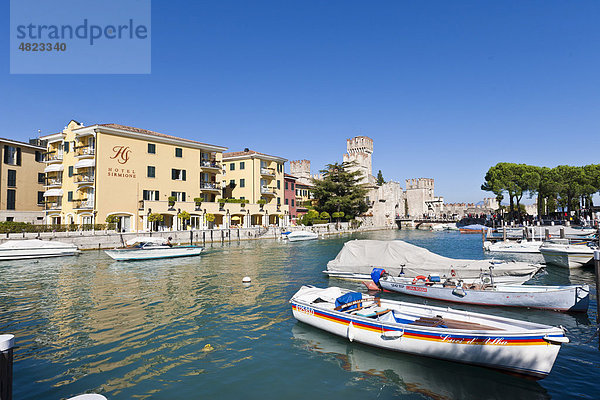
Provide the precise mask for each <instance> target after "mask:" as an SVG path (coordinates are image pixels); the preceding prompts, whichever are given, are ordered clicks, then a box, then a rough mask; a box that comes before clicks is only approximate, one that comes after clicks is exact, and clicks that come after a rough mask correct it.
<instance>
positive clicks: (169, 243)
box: [167, 236, 173, 247]
mask: <svg viewBox="0 0 600 400" xmlns="http://www.w3.org/2000/svg"><path fill="white" fill-rule="evenodd" d="M171 239H173V238H172V237H171V236H169V237H168V238H167V246H169V247H173V243H171Z"/></svg>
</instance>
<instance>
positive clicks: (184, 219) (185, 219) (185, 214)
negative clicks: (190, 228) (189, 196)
mask: <svg viewBox="0 0 600 400" xmlns="http://www.w3.org/2000/svg"><path fill="white" fill-rule="evenodd" d="M177 218H179V219H180V220H181V222H183V229H186V228H187V224H188V221H189V220H190V218H192V216H191V215H190V213H189V212H187V211H182V212H180V213H179V214H177Z"/></svg>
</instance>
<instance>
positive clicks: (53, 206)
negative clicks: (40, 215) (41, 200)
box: [46, 201, 62, 211]
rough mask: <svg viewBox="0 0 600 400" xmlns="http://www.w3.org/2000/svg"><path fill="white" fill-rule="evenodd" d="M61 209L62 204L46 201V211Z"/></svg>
mask: <svg viewBox="0 0 600 400" xmlns="http://www.w3.org/2000/svg"><path fill="white" fill-rule="evenodd" d="M61 208H62V202H56V201H47V202H46V211H59V210H60V209H61Z"/></svg>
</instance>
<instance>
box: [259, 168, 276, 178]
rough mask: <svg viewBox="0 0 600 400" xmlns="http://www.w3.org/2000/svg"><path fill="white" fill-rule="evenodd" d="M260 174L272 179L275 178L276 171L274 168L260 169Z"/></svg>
mask: <svg viewBox="0 0 600 400" xmlns="http://www.w3.org/2000/svg"><path fill="white" fill-rule="evenodd" d="M260 174H261V175H263V176H268V177H271V178H275V170H274V169H273V168H263V167H261V168H260Z"/></svg>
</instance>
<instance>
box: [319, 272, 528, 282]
mask: <svg viewBox="0 0 600 400" xmlns="http://www.w3.org/2000/svg"><path fill="white" fill-rule="evenodd" d="M323 273H324V274H326V275H327V276H328V277H329V278H336V279H343V280H347V281H353V282H364V281H370V280H371V275H370V274H361V273H353V272H345V271H330V270H324V271H323ZM423 274H425V275H428V274H427V272H425V271H424V272H423ZM534 275H535V272H532V273H530V274H524V275H502V276H494V282H496V283H497V284H507V285H508V284H510V285H520V284H521V283H524V282H527V281H528V280H530V279H531V278H533V276H534ZM413 278H414V277H413ZM479 279H480V278H479V276H477V277H468V278H464V279H463V280H464V281H475V280H479ZM410 280H412V278H410Z"/></svg>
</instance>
